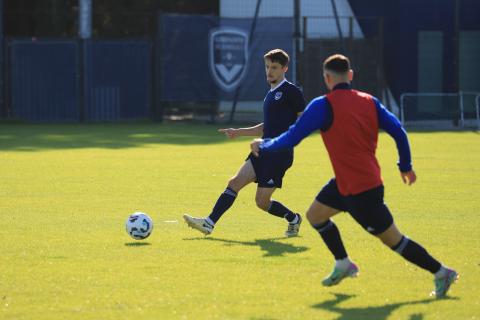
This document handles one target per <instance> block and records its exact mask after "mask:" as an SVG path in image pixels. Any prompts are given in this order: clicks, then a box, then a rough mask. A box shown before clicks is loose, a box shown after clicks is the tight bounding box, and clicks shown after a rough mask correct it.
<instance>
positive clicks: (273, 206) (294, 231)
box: [255, 182, 302, 237]
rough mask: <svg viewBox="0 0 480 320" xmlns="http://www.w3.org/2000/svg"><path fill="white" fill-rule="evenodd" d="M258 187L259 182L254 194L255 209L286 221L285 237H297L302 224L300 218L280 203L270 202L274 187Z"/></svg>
mask: <svg viewBox="0 0 480 320" xmlns="http://www.w3.org/2000/svg"><path fill="white" fill-rule="evenodd" d="M260 185H261V182H259V186H258V187H257V192H256V194H255V203H256V204H257V207H259V208H260V209H262V210H263V211H266V212H268V213H270V214H271V215H274V216H276V217H280V218H284V219H285V220H287V221H288V228H287V231H285V236H287V237H294V236H297V235H298V232H299V230H300V225H301V223H302V217H301V216H300V215H299V214H298V213H294V212H293V211H292V210H290V209H289V208H287V207H286V206H285V205H283V204H282V203H281V202H279V201H276V200H272V194H273V192H274V191H275V189H276V188H275V187H271V188H266V187H261V186H260Z"/></svg>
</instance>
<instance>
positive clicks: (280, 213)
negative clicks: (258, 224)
mask: <svg viewBox="0 0 480 320" xmlns="http://www.w3.org/2000/svg"><path fill="white" fill-rule="evenodd" d="M267 212H268V213H270V214H272V215H274V216H277V217H280V218H285V219H287V221H288V222H292V221H293V220H294V219H295V217H296V216H297V215H296V214H295V213H293V212H292V211H291V210H290V209H288V208H287V207H285V206H284V205H283V204H281V203H280V202H278V201H275V200H272V202H270V207H269V208H268V210H267Z"/></svg>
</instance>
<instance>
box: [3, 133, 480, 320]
mask: <svg viewBox="0 0 480 320" xmlns="http://www.w3.org/2000/svg"><path fill="white" fill-rule="evenodd" d="M410 140H411V145H412V150H413V159H414V167H415V169H416V171H417V174H418V177H419V180H418V182H417V183H416V184H415V185H414V186H411V187H407V186H405V185H403V184H402V183H401V180H400V177H399V175H398V171H397V168H396V165H395V162H396V157H397V156H396V150H395V145H394V143H393V141H392V140H391V139H390V138H389V137H388V136H387V135H385V134H382V135H381V137H380V141H379V150H378V156H379V159H380V162H381V165H382V168H383V177H384V181H385V185H386V201H387V203H388V205H389V207H390V209H391V211H392V212H393V214H394V216H395V218H396V222H397V224H398V226H399V227H400V229H401V230H402V231H403V232H404V233H406V234H407V235H408V236H409V237H411V238H412V239H415V240H417V241H418V242H420V243H422V244H423V245H424V246H425V247H426V248H427V249H428V250H429V251H430V252H431V253H432V254H433V255H434V256H436V257H438V258H439V259H440V260H442V261H444V262H445V263H446V264H447V265H449V266H451V267H454V268H456V269H457V270H458V271H459V272H460V274H461V278H460V280H459V282H458V283H457V284H455V285H454V286H453V287H452V290H451V295H450V298H449V299H445V300H441V301H436V300H434V299H433V298H430V297H428V293H429V292H430V291H431V290H432V289H433V281H432V277H431V276H430V275H429V274H428V273H426V272H424V271H423V270H419V269H418V268H416V267H414V266H413V265H411V264H409V263H406V262H405V261H404V260H402V259H401V258H400V257H399V256H398V255H396V254H395V253H393V252H392V251H391V250H389V249H388V248H386V247H383V246H382V244H381V243H380V242H379V241H378V240H377V239H375V238H373V237H371V236H370V235H369V234H367V233H366V232H364V231H363V230H362V229H361V228H360V227H359V226H358V225H357V224H356V223H355V222H353V220H352V219H351V218H350V217H349V216H348V215H347V214H341V215H340V216H338V218H336V219H335V221H336V223H337V225H338V227H339V228H340V230H341V232H342V235H343V237H344V240H345V244H346V246H347V249H348V250H349V253H350V256H351V257H352V258H353V259H354V260H355V261H356V262H357V263H358V265H359V267H360V270H361V271H360V276H359V277H358V278H357V279H348V280H346V281H345V282H344V283H342V284H341V285H340V286H338V287H332V288H323V287H321V286H320V282H321V279H322V278H323V277H324V276H325V275H326V274H327V273H328V272H329V271H330V270H331V267H332V258H331V256H330V254H329V253H328V251H327V250H326V248H325V246H324V244H323V243H322V242H321V240H320V238H319V236H318V234H316V233H315V232H314V230H313V229H312V228H310V227H309V226H308V222H307V221H306V220H305V223H304V225H303V226H302V229H301V236H300V237H297V238H290V239H285V238H283V237H282V235H283V232H284V231H285V228H286V224H285V222H284V221H282V220H279V219H278V218H276V217H273V216H271V215H268V214H265V213H264V212H262V211H260V210H259V209H257V208H256V207H255V204H254V191H255V187H254V186H248V187H246V188H245V189H244V190H242V192H241V193H240V194H239V197H238V199H237V201H236V202H235V204H234V206H233V207H232V208H231V210H230V211H229V212H228V213H226V214H225V216H224V218H223V219H222V220H221V221H220V222H219V223H218V225H217V227H216V230H215V232H214V233H213V234H212V236H209V237H207V238H205V237H203V236H202V235H201V234H200V233H198V232H196V231H195V230H192V229H188V228H187V227H186V226H185V225H184V224H183V222H182V221H181V217H182V214H183V213H187V212H188V213H191V214H194V215H206V214H208V212H209V210H210V209H211V207H212V205H213V203H214V201H215V200H216V198H217V197H218V195H219V194H220V192H222V191H223V189H224V187H225V184H226V182H227V180H228V179H229V178H230V177H231V176H232V174H234V173H235V172H236V170H237V169H238V167H239V166H240V165H241V164H242V162H243V159H244V158H245V156H246V154H247V153H248V141H249V139H247V138H245V139H240V140H234V141H227V140H226V139H225V138H224V137H222V136H221V135H220V134H219V133H217V132H216V127H213V126H198V125H168V124H163V125H156V124H142V125H137V124H118V125H113V124H105V125H104V124H99V125H77V124H73V125H6V124H2V125H1V126H0V159H1V166H2V169H1V170H0V181H2V183H1V185H2V187H1V193H0V199H1V200H0V212H1V216H2V224H1V225H2V228H1V231H0V252H2V258H1V259H0V318H1V319H48V320H52V319H132V318H141V319H342V320H346V319H376V320H378V319H380V320H383V319H417V320H419V319H424V320H427V319H474V318H475V317H476V316H478V315H479V314H480V306H479V304H478V296H479V295H480V289H479V287H478V285H477V284H478V283H479V282H480V275H479V272H480V268H479V265H480V261H479V246H478V227H479V223H480V218H479V215H478V203H479V202H478V196H477V195H478V194H479V193H480V184H479V181H480V170H479V163H480V144H479V136H478V134H477V133H472V132H418V133H411V134H410ZM331 175H332V171H331V168H330V164H329V161H328V157H327V155H326V153H325V150H324V148H323V146H322V142H321V139H320V138H319V137H318V136H317V135H313V136H312V137H310V138H308V139H307V140H305V141H304V142H302V144H301V145H300V146H299V147H298V148H297V150H296V159H295V163H294V166H293V167H292V168H291V169H290V170H289V172H288V173H287V176H286V178H285V181H284V187H283V188H282V189H281V190H278V192H276V193H275V199H277V200H279V201H282V202H283V203H285V204H286V205H287V206H289V207H291V208H292V209H293V210H295V211H298V212H301V213H303V212H305V210H306V208H307V207H308V205H309V204H310V202H311V201H312V199H313V198H314V196H315V195H316V193H317V192H318V190H319V189H320V188H321V187H322V186H323V184H324V183H325V182H326V181H327V180H328V179H329V178H330V177H331ZM137 210H140V211H144V212H147V213H148V214H149V215H150V216H151V217H152V218H153V221H154V224H155V226H154V230H153V234H152V235H151V237H150V238H148V239H147V240H146V241H134V240H133V239H131V238H130V237H129V236H128V235H127V234H126V232H125V230H124V222H125V220H126V219H127V217H128V215H129V214H130V213H131V212H134V211H137Z"/></svg>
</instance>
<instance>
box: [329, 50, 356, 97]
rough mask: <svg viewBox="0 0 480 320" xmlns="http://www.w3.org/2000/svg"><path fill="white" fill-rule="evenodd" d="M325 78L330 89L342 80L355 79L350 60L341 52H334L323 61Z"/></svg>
mask: <svg viewBox="0 0 480 320" xmlns="http://www.w3.org/2000/svg"><path fill="white" fill-rule="evenodd" d="M323 79H324V80H325V85H326V86H327V88H328V89H329V90H332V88H333V87H334V86H335V85H336V84H338V83H342V82H350V81H352V79H353V71H352V69H350V60H348V58H347V57H345V56H344V55H341V54H334V55H333V56H330V57H328V58H327V59H325V61H324V62H323Z"/></svg>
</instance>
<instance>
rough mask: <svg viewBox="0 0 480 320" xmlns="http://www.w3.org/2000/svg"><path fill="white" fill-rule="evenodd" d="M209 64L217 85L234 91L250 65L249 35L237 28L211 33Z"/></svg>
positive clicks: (216, 30) (217, 29)
mask: <svg viewBox="0 0 480 320" xmlns="http://www.w3.org/2000/svg"><path fill="white" fill-rule="evenodd" d="M209 41H210V46H209V49H210V52H209V64H210V71H211V73H212V76H213V79H214V80H215V83H216V84H217V85H218V86H219V87H220V88H222V89H223V90H224V91H232V90H233V89H235V88H236V87H237V86H238V85H239V84H240V82H241V81H242V80H243V77H244V76H245V73H246V71H247V65H248V34H247V33H246V32H245V31H243V30H241V29H236V28H224V27H223V28H216V29H213V30H212V31H210V37H209Z"/></svg>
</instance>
